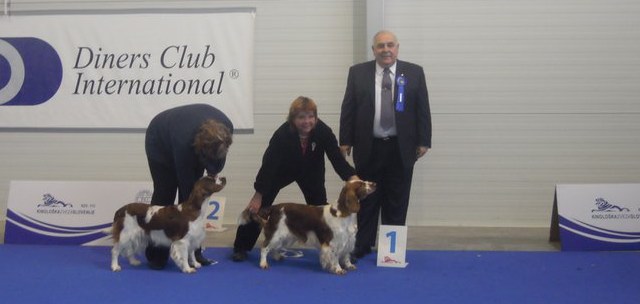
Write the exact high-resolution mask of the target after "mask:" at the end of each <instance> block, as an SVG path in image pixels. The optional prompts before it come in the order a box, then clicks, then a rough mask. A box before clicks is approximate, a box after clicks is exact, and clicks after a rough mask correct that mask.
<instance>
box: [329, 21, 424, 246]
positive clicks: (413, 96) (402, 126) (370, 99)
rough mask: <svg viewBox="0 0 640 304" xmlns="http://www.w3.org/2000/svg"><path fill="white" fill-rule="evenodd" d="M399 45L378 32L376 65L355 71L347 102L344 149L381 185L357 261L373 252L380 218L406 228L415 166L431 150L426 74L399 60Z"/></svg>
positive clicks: (366, 210) (363, 223)
mask: <svg viewBox="0 0 640 304" xmlns="http://www.w3.org/2000/svg"><path fill="white" fill-rule="evenodd" d="M399 46H400V45H399V44H398V40H397V38H396V36H395V35H394V34H393V33H392V32H389V31H380V32H378V33H377V34H376V35H375V36H374V38H373V45H372V46H371V49H372V51H373V54H374V56H375V60H374V61H369V62H364V63H360V64H356V65H354V66H352V67H351V68H350V69H349V76H348V80H347V88H346V91H345V94H344V99H343V101H342V110H341V115H340V149H341V151H342V153H343V154H344V155H345V156H346V155H350V154H351V149H352V148H353V161H354V163H355V167H356V172H357V174H358V176H359V177H360V178H362V179H363V180H368V181H374V182H376V183H377V190H376V192H374V193H373V194H372V195H370V196H369V197H367V198H366V199H365V200H364V201H363V202H362V204H361V209H360V212H359V213H358V233H357V235H356V248H355V250H354V252H353V256H354V257H355V258H362V257H363V256H365V255H366V254H368V253H370V252H371V247H372V246H374V245H375V241H376V234H377V227H378V226H377V225H378V217H379V216H380V217H381V223H382V224H383V225H405V222H406V217H407V208H408V206H409V194H410V192H411V179H412V176H413V166H414V164H415V162H416V160H417V159H419V158H420V157H422V156H424V155H425V154H426V153H427V151H428V150H429V148H430V147H431V112H430V109H429V98H428V95H427V85H426V80H425V74H424V71H423V69H422V67H420V66H418V65H416V64H413V63H409V62H405V61H400V60H397V56H398V49H399ZM387 113H388V115H387Z"/></svg>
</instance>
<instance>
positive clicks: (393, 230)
mask: <svg viewBox="0 0 640 304" xmlns="http://www.w3.org/2000/svg"><path fill="white" fill-rule="evenodd" d="M406 253H407V226H391V225H380V231H379V232H378V263H377V265H378V267H396V268H405V267H407V265H409V264H408V263H406V262H405V256H406Z"/></svg>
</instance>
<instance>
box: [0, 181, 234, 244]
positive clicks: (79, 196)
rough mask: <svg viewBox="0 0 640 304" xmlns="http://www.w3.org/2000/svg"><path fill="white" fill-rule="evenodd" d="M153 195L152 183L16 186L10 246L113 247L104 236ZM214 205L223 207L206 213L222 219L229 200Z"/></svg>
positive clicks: (9, 219)
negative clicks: (121, 212) (116, 218)
mask: <svg viewBox="0 0 640 304" xmlns="http://www.w3.org/2000/svg"><path fill="white" fill-rule="evenodd" d="M152 193H153V184H152V183H151V182H114V181H12V182H11V185H10V189H9V201H8V206H7V223H6V227H5V243H7V244H54V245H92V246H111V245H112V239H111V235H109V234H107V233H105V230H108V228H110V227H111V224H112V223H113V215H114V214H115V212H116V210H118V209H119V208H120V207H122V206H124V205H125V204H128V203H132V202H141V203H149V202H150V201H151V195H152ZM209 201H216V202H222V204H220V205H221V207H219V208H217V210H213V209H211V210H210V211H209V212H208V213H207V214H208V216H209V217H212V218H213V217H216V218H218V219H222V215H223V211H224V201H225V199H224V198H219V197H215V196H212V197H211V198H209ZM206 204H207V206H213V205H215V204H214V203H210V202H206ZM214 223H216V225H220V224H219V223H217V222H215V221H214Z"/></svg>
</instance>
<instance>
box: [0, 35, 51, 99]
mask: <svg viewBox="0 0 640 304" xmlns="http://www.w3.org/2000/svg"><path fill="white" fill-rule="evenodd" d="M61 83H62V62H61V61H60V56H59V55H58V53H57V52H56V51H55V50H54V49H53V47H52V46H51V45H50V44H48V43H47V42H45V41H43V40H41V39H38V38H33V37H18V38H2V37H0V105H3V106H33V105H38V104H41V103H44V102H46V101H47V100H49V99H50V98H51V97H53V95H54V94H55V93H56V92H57V91H58V88H59V87H60V84H61Z"/></svg>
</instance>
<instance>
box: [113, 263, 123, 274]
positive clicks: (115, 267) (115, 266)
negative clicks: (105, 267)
mask: <svg viewBox="0 0 640 304" xmlns="http://www.w3.org/2000/svg"><path fill="white" fill-rule="evenodd" d="M120 270H122V268H120V265H111V271H113V272H118V271H120Z"/></svg>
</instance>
